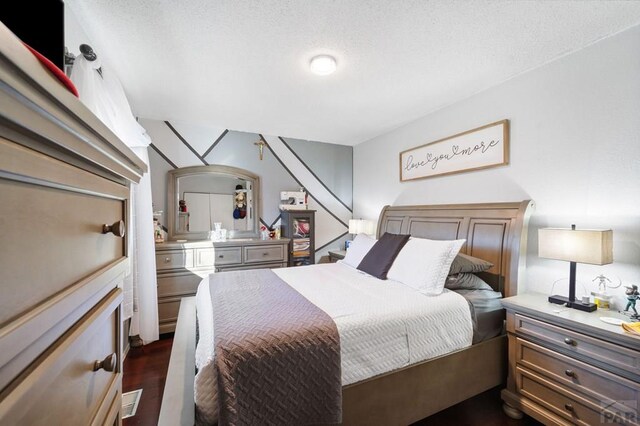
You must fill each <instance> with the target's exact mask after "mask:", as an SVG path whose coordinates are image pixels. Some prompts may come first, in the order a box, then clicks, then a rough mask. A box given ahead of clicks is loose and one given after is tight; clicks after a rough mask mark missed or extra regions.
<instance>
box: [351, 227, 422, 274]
mask: <svg viewBox="0 0 640 426" xmlns="http://www.w3.org/2000/svg"><path fill="white" fill-rule="evenodd" d="M409 237H411V236H410V235H401V234H400V235H398V234H390V233H388V232H385V233H384V235H383V236H382V237H380V239H379V240H378V241H376V243H375V244H374V245H373V247H371V250H369V251H368V252H367V254H366V255H365V256H364V258H362V261H361V262H360V264H359V265H358V269H359V270H361V271H362V272H366V273H367V274H369V275H373V276H374V277H376V278H379V279H381V280H386V279H387V272H389V269H391V265H393V261H394V260H395V259H396V256H398V253H400V250H402V247H404V245H405V244H406V243H407V241H409Z"/></svg>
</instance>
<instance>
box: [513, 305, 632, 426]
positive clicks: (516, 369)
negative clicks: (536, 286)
mask: <svg viewBox="0 0 640 426" xmlns="http://www.w3.org/2000/svg"><path fill="white" fill-rule="evenodd" d="M502 303H503V305H504V307H505V308H506V309H507V332H508V338H509V378H508V381H507V388H506V389H505V390H503V391H502V399H503V400H504V402H505V412H506V413H507V414H508V415H509V416H511V417H514V418H518V417H521V416H522V412H524V413H526V414H528V415H530V416H531V417H533V418H535V419H536V420H539V421H541V422H543V423H544V424H548V425H566V424H576V425H583V426H587V425H595V424H624V425H638V424H640V418H638V412H639V409H640V339H638V338H637V337H634V336H631V335H629V334H628V333H625V332H624V330H623V329H622V327H621V326H620V325H615V324H609V323H606V322H604V321H602V320H600V318H604V319H605V320H608V321H611V320H612V319H614V318H616V319H623V320H628V318H627V317H624V316H623V315H620V314H618V313H616V312H610V311H603V310H597V311H595V312H582V311H579V310H575V309H571V308H567V307H564V306H562V305H554V304H551V303H549V302H548V301H547V297H546V296H545V295H542V294H535V293H530V294H526V293H525V294H521V295H518V296H514V297H509V298H506V299H504V300H503V302H502Z"/></svg>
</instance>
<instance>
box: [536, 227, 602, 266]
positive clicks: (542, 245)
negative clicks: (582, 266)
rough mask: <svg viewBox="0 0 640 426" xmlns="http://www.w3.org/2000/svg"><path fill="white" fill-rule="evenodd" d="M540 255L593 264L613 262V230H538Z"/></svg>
mask: <svg viewBox="0 0 640 426" xmlns="http://www.w3.org/2000/svg"><path fill="white" fill-rule="evenodd" d="M538 256H539V257H544V258H546V259H556V260H566V261H569V262H576V263H590V264H592V265H606V264H609V263H612V262H613V231H612V230H610V229H607V230H596V229H573V230H572V229H559V228H544V229H539V230H538Z"/></svg>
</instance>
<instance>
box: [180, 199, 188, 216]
mask: <svg viewBox="0 0 640 426" xmlns="http://www.w3.org/2000/svg"><path fill="white" fill-rule="evenodd" d="M178 210H179V211H180V212H181V213H186V212H187V202H186V201H185V200H179V201H178Z"/></svg>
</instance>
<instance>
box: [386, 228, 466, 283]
mask: <svg viewBox="0 0 640 426" xmlns="http://www.w3.org/2000/svg"><path fill="white" fill-rule="evenodd" d="M464 243H465V240H454V241H438V240H427V239H426V238H411V239H410V240H409V241H407V244H405V245H404V247H402V250H400V253H398V256H397V257H396V258H395V260H394V261H393V265H391V269H389V273H388V274H387V278H388V279H390V280H394V281H399V282H401V283H403V284H405V285H408V286H409V287H413V288H415V289H416V290H418V291H420V292H421V293H424V294H428V295H438V294H440V293H442V290H443V289H444V283H445V280H446V279H447V275H448V274H449V268H450V267H451V262H453V259H454V258H455V257H456V255H457V254H458V252H459V251H460V248H462V245H463V244H464Z"/></svg>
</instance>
